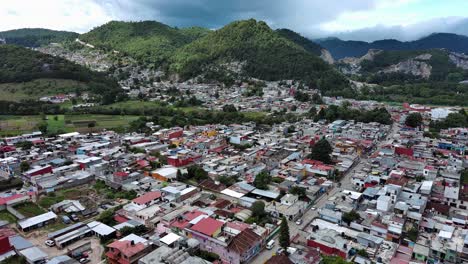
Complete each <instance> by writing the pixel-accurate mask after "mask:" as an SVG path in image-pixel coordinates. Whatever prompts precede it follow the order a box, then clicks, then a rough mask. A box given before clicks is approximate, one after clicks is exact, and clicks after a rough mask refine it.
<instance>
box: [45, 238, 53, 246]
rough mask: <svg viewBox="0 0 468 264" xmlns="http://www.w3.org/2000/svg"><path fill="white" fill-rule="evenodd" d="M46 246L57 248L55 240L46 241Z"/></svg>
mask: <svg viewBox="0 0 468 264" xmlns="http://www.w3.org/2000/svg"><path fill="white" fill-rule="evenodd" d="M45 244H46V246H48V247H53V246H55V242H54V241H53V240H50V239H48V240H46V241H45Z"/></svg>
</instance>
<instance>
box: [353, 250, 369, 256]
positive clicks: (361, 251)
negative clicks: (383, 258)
mask: <svg viewBox="0 0 468 264" xmlns="http://www.w3.org/2000/svg"><path fill="white" fill-rule="evenodd" d="M356 254H358V255H359V256H362V257H365V258H367V257H368V256H369V254H367V251H366V250H365V249H362V248H361V249H359V250H357V251H356Z"/></svg>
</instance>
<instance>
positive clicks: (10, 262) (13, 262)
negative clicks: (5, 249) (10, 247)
mask: <svg viewBox="0 0 468 264" xmlns="http://www.w3.org/2000/svg"><path fill="white" fill-rule="evenodd" d="M23 263H27V262H26V258H25V257H23V256H20V255H14V256H11V257H8V258H6V259H4V260H2V264H23Z"/></svg>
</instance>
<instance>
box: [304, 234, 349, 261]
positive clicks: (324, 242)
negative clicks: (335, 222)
mask: <svg viewBox="0 0 468 264" xmlns="http://www.w3.org/2000/svg"><path fill="white" fill-rule="evenodd" d="M348 243H349V241H348V240H346V239H344V238H343V237H342V236H341V234H340V233H338V232H337V231H335V230H333V229H319V230H317V231H316V232H313V233H311V234H310V236H309V238H308V239H307V246H309V247H312V248H318V249H320V252H321V253H322V254H323V255H327V256H339V257H341V258H343V259H346V258H347V256H348V250H349V247H348Z"/></svg>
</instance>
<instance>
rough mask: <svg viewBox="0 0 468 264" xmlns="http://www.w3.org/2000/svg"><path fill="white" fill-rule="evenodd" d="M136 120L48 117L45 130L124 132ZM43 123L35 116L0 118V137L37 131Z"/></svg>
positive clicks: (128, 118)
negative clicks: (105, 130) (91, 124)
mask: <svg viewBox="0 0 468 264" xmlns="http://www.w3.org/2000/svg"><path fill="white" fill-rule="evenodd" d="M136 119H138V116H130V115H126V116H120V115H48V116H47V120H46V122H47V130H48V131H49V132H52V133H67V132H73V131H79V132H82V133H89V132H94V131H100V130H102V129H121V130H124V129H125V128H127V127H128V126H129V123H130V122H131V121H133V120H136ZM41 122H44V120H42V119H41V116H40V115H35V116H13V115H7V116H1V115H0V137H1V136H15V135H18V134H22V133H28V132H32V131H37V130H38V128H37V126H38V124H40V123H41ZM89 123H94V124H95V127H92V128H89V127H88V124H89Z"/></svg>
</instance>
